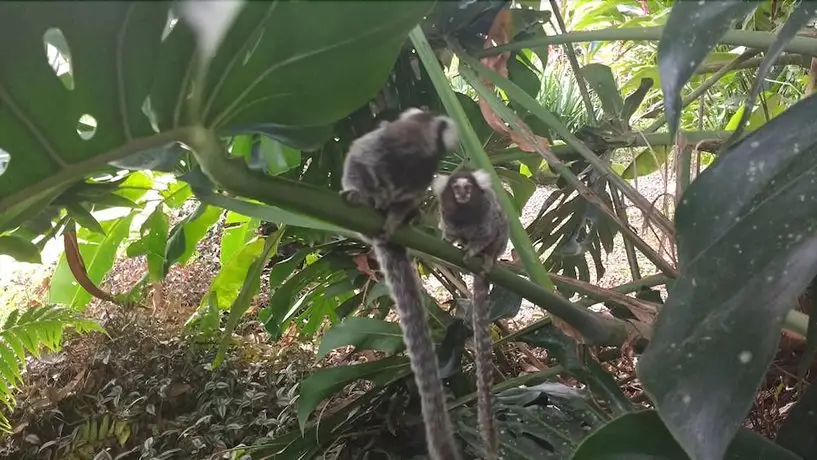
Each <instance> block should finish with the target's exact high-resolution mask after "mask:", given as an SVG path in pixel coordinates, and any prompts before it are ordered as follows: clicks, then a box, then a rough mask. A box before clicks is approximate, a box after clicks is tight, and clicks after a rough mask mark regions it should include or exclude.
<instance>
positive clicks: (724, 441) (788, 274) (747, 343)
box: [638, 96, 817, 460]
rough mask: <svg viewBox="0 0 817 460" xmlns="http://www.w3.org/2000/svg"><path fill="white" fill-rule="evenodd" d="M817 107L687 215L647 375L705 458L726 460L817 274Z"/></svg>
mask: <svg viewBox="0 0 817 460" xmlns="http://www.w3.org/2000/svg"><path fill="white" fill-rule="evenodd" d="M815 110H817V96H811V97H809V98H807V99H804V100H802V101H800V102H799V103H797V104H795V105H794V106H792V107H791V108H790V109H789V110H787V111H786V112H784V113H783V114H782V115H780V116H778V117H777V118H775V119H773V120H772V121H770V122H769V123H767V124H766V125H765V126H763V127H762V128H760V129H759V130H757V131H755V132H754V133H752V134H750V135H749V136H747V137H746V138H744V139H742V140H741V141H739V142H738V143H736V144H735V145H734V146H733V147H732V148H731V149H730V150H729V151H728V152H727V154H726V155H723V156H719V157H718V159H717V160H716V161H715V162H714V163H713V164H712V165H711V166H710V167H709V168H707V169H706V170H705V171H704V172H703V173H702V174H701V175H700V176H698V178H697V179H695V181H694V182H693V183H692V184H691V185H690V187H689V188H688V189H687V190H686V192H685V193H684V194H683V196H682V199H681V203H680V204H679V206H678V209H677V211H676V217H675V224H676V228H677V239H678V261H679V262H678V263H679V268H680V276H679V277H678V278H677V279H676V280H675V282H674V283H673V286H672V289H671V291H670V293H669V297H668V298H667V302H666V305H665V306H664V308H662V310H661V313H660V315H659V316H658V319H657V320H656V322H655V329H654V333H653V337H652V342H651V343H650V345H649V347H648V348H647V350H646V351H645V353H644V354H643V356H642V357H641V361H640V362H639V364H638V376H639V377H640V378H641V380H642V383H643V385H644V388H645V391H646V392H647V393H648V394H649V395H650V397H651V399H652V400H653V401H654V402H655V407H656V409H657V410H658V413H659V414H660V415H661V418H662V419H663V420H664V423H665V424H666V425H667V427H668V428H669V430H670V432H672V434H673V436H674V437H675V438H676V439H678V440H679V442H680V444H681V446H682V447H683V448H684V450H685V451H686V452H687V453H689V454H690V456H693V457H694V458H700V459H704V460H708V459H716V458H722V456H723V454H724V452H725V451H726V447H727V445H728V442H729V440H730V439H731V438H732V437H733V436H734V434H735V433H736V431H737V429H738V427H739V426H740V424H741V422H742V421H743V419H744V417H745V416H746V414H747V412H748V411H749V409H750V408H751V406H752V402H753V400H754V394H755V390H756V389H757V387H758V385H759V384H760V382H761V380H762V379H763V376H764V375H765V373H766V369H767V367H768V366H769V364H770V363H771V360H772V358H773V357H774V355H775V351H776V350H777V345H778V341H779V339H780V329H781V325H782V322H783V320H784V318H785V316H786V313H787V312H788V311H789V310H790V309H791V307H792V305H793V303H794V300H795V298H796V297H797V296H799V295H800V294H801V293H802V292H803V290H804V289H805V288H806V286H807V285H808V283H809V282H811V280H812V279H813V278H814V276H815V274H817V233H816V232H815V230H817V137H815V135H814V133H815V132H817V121H815V119H814V117H813V116H812V114H813V113H814V111H815ZM733 331H740V333H739V334H735V333H732V332H733Z"/></svg>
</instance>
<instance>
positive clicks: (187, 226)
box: [178, 204, 223, 264]
mask: <svg viewBox="0 0 817 460" xmlns="http://www.w3.org/2000/svg"><path fill="white" fill-rule="evenodd" d="M202 205H203V204H202ZM204 206H205V209H204V211H202V212H201V213H200V214H198V215H195V214H194V216H195V217H193V218H192V219H190V220H188V221H187V222H185V223H184V226H183V231H184V252H182V254H181V255H180V256H179V259H178V262H179V263H180V264H184V263H187V261H188V260H190V257H192V256H193V253H194V252H195V251H196V246H197V245H198V243H199V241H201V239H202V238H204V235H206V234H207V231H208V230H209V229H210V227H212V226H213V225H215V223H216V222H218V220H219V218H220V217H221V213H222V212H223V210H222V209H221V208H217V207H215V206H206V205H204Z"/></svg>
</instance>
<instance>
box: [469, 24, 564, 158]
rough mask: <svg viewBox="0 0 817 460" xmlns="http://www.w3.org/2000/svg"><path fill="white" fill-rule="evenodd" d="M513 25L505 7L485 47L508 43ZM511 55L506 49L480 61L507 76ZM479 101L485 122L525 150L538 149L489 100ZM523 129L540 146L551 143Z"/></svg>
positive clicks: (546, 146) (489, 32) (493, 25)
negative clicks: (499, 113)
mask: <svg viewBox="0 0 817 460" xmlns="http://www.w3.org/2000/svg"><path fill="white" fill-rule="evenodd" d="M512 27H513V21H512V19H511V11H510V10H508V9H507V8H505V9H503V10H502V11H500V12H499V13H497V15H496V17H495V18H494V22H493V24H491V28H490V30H488V35H487V36H486V37H485V41H484V42H483V48H484V49H488V48H493V47H495V46H499V45H504V44H506V43H508V42H509V41H510V37H511V28H512ZM510 55H511V53H510V52H509V51H506V52H504V53H499V54H496V55H493V56H486V57H484V58H482V59H480V62H481V63H482V64H483V65H484V66H486V67H488V68H489V69H491V70H493V71H494V72H496V73H498V74H500V75H502V76H503V77H505V78H507V77H508V59H509V58H510ZM482 83H483V84H484V85H485V86H487V87H488V88H489V89H493V88H494V84H493V83H491V82H490V81H489V80H487V79H482ZM477 103H478V104H479V109H480V112H482V117H483V118H484V119H485V122H486V123H488V126H490V127H491V129H493V130H494V131H496V132H497V133H499V134H502V135H503V136H506V137H509V138H510V139H511V141H512V142H514V143H515V144H516V145H517V146H519V149H520V150H522V151H524V152H534V151H536V149H535V148H534V147H533V146H532V145H531V144H530V143H529V142H528V141H527V140H525V137H524V136H522V135H521V134H519V133H517V132H515V131H513V130H512V129H510V128H509V127H507V126H505V123H504V122H503V121H502V119H501V118H500V117H499V115H497V113H496V112H495V111H494V109H492V108H491V106H490V105H488V103H487V102H485V101H484V100H483V99H482V98H479V101H477ZM523 129H524V130H526V131H528V133H529V134H530V135H531V136H532V137H533V138H534V139H536V142H537V144H539V146H540V148H542V149H547V148H549V146H550V144H549V143H548V141H547V139H545V138H544V137H541V136H537V135H535V134H533V133H532V132H530V128H528V127H527V126H523Z"/></svg>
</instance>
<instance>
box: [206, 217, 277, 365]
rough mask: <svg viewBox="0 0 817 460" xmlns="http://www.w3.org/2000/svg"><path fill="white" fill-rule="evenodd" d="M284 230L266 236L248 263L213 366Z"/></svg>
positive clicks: (227, 342)
mask: <svg viewBox="0 0 817 460" xmlns="http://www.w3.org/2000/svg"><path fill="white" fill-rule="evenodd" d="M285 231H286V228H285V227H282V228H281V229H279V230H278V231H277V232H275V233H274V234H272V235H269V236H267V237H266V239H265V240H264V249H263V250H262V251H261V254H259V255H258V257H257V258H256V259H255V260H254V261H253V263H252V265H250V268H249V269H247V274H246V276H244V282H243V283H242V284H241V290H239V291H238V295H237V296H236V298H235V300H233V303H232V305H230V316H229V317H228V318H227V325H226V326H225V327H224V331H223V332H222V338H221V342H220V343H219V346H218V352H217V353H216V357H215V359H213V367H214V368H215V367H218V366H220V365H221V362H222V360H223V359H224V353H225V352H226V351H227V347H228V346H229V344H230V341H231V340H232V337H233V331H234V330H235V328H236V327H237V326H238V323H239V321H241V317H242V316H243V315H244V313H245V312H246V311H247V309H248V308H249V307H250V301H251V300H252V298H253V297H254V296H255V294H257V293H258V289H259V288H260V287H261V271H262V270H263V269H264V266H265V265H266V264H267V260H269V258H270V256H271V255H272V254H274V253H276V252H278V243H280V242H281V237H282V236H283V235H284V232H285ZM213 292H217V291H213ZM208 303H209V302H208ZM208 306H210V305H208Z"/></svg>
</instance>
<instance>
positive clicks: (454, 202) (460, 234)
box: [432, 170, 508, 460]
mask: <svg viewBox="0 0 817 460" xmlns="http://www.w3.org/2000/svg"><path fill="white" fill-rule="evenodd" d="M432 187H433V189H434V193H435V194H436V195H437V196H438V197H439V201H440V228H441V230H442V231H443V237H444V238H445V239H447V240H449V241H451V242H454V243H460V245H461V246H462V248H463V249H464V250H465V254H466V258H467V259H469V260H467V261H466V262H467V263H476V264H478V265H479V266H480V267H481V268H480V270H479V271H478V272H476V273H474V292H473V295H472V302H471V310H472V316H471V317H472V324H473V329H474V347H475V349H476V359H475V361H476V366H477V372H476V374H477V420H478V422H479V426H480V434H481V436H482V440H483V443H484V444H485V458H486V459H488V460H495V459H496V458H497V455H498V451H499V434H498V432H497V428H496V420H495V417H494V413H493V412H494V401H493V393H492V392H491V383H492V378H491V377H492V374H493V371H492V367H491V362H492V357H493V350H492V344H491V336H490V334H489V327H490V318H489V303H488V294H489V288H490V282H489V281H488V275H487V273H488V272H489V271H490V270H491V267H493V265H494V263H495V262H496V259H497V257H499V256H500V255H501V254H502V253H503V252H505V248H506V247H507V245H508V218H507V216H505V213H504V212H503V211H502V207H501V206H500V204H499V200H498V199H497V197H496V194H495V193H494V190H493V189H492V188H491V176H490V175H489V174H488V173H487V172H485V171H483V170H476V171H469V170H459V171H455V172H454V173H452V174H451V175H450V176H438V177H436V178H435V179H434V181H433V184H432Z"/></svg>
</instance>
